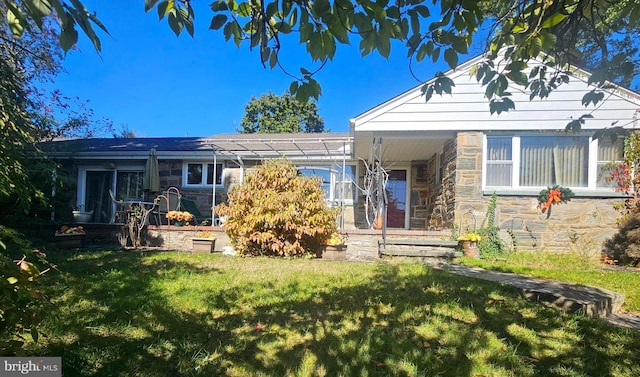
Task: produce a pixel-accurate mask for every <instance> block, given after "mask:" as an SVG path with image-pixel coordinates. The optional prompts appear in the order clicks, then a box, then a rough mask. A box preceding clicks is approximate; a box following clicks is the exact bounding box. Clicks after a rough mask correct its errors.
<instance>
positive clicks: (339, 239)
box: [325, 232, 344, 246]
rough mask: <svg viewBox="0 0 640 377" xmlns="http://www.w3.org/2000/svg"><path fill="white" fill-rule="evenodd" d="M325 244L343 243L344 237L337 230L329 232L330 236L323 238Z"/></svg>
mask: <svg viewBox="0 0 640 377" xmlns="http://www.w3.org/2000/svg"><path fill="white" fill-rule="evenodd" d="M325 244H326V245H334V246H335V245H342V244H344V238H343V237H342V236H341V235H340V233H338V232H333V233H331V237H329V238H328V239H326V240H325Z"/></svg>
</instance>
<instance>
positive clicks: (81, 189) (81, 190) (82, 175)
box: [76, 164, 144, 213]
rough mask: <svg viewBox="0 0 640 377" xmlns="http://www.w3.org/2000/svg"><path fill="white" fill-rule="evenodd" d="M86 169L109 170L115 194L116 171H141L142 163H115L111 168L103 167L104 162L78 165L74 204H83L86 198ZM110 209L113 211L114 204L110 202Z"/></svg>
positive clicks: (142, 169)
mask: <svg viewBox="0 0 640 377" xmlns="http://www.w3.org/2000/svg"><path fill="white" fill-rule="evenodd" d="M88 171H106V172H111V173H112V176H111V191H112V192H113V193H114V195H115V194H116V186H117V178H118V172H143V171H144V166H143V165H138V164H136V165H115V167H113V168H105V167H104V164H100V165H98V164H92V165H82V166H79V167H78V178H77V180H76V182H77V185H76V206H78V208H80V206H84V202H85V200H86V198H87V172H88ZM111 207H112V208H111V210H112V211H114V212H113V213H115V210H116V205H115V203H111Z"/></svg>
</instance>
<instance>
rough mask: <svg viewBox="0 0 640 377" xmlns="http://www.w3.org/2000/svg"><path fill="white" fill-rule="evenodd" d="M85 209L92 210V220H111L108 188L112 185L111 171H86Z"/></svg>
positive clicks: (111, 210)
mask: <svg viewBox="0 0 640 377" xmlns="http://www.w3.org/2000/svg"><path fill="white" fill-rule="evenodd" d="M86 182H87V187H86V197H85V200H84V208H85V211H93V218H92V221H93V222H96V223H108V222H109V221H111V215H112V213H113V204H112V203H111V198H110V197H109V189H110V188H111V187H113V171H91V170H89V171H87V181H86Z"/></svg>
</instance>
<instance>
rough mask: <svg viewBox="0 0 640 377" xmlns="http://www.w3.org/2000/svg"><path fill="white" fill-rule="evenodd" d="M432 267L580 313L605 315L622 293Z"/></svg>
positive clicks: (478, 270)
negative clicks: (490, 282)
mask: <svg viewBox="0 0 640 377" xmlns="http://www.w3.org/2000/svg"><path fill="white" fill-rule="evenodd" d="M432 266H433V267H434V268H438V269H442V270H445V271H449V272H451V273H454V274H456V275H460V276H467V277H472V278H477V279H482V280H487V281H493V282H497V283H500V284H503V285H509V286H512V287H515V288H518V289H520V290H521V291H522V292H523V293H524V295H525V297H527V298H530V299H533V300H536V301H540V302H542V303H544V304H546V305H549V306H553V307H556V308H559V309H561V310H563V311H567V312H580V313H582V314H583V315H586V316H590V317H599V318H605V317H607V316H610V315H612V314H616V313H618V311H619V310H620V307H621V306H622V303H623V302H624V295H623V294H622V293H618V292H613V291H609V290H606V289H602V288H598V287H592V286H588V285H582V284H574V283H567V282H562V281H557V280H550V279H541V278H533V277H529V276H523V275H518V274H512V273H508V272H498V271H489V270H484V269H481V268H473V267H467V266H461V265H451V264H433V265H432Z"/></svg>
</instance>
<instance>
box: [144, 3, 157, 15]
mask: <svg viewBox="0 0 640 377" xmlns="http://www.w3.org/2000/svg"><path fill="white" fill-rule="evenodd" d="M157 3H158V0H144V11H145V12H148V11H150V10H151V9H153V7H155V6H156V4H157Z"/></svg>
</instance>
